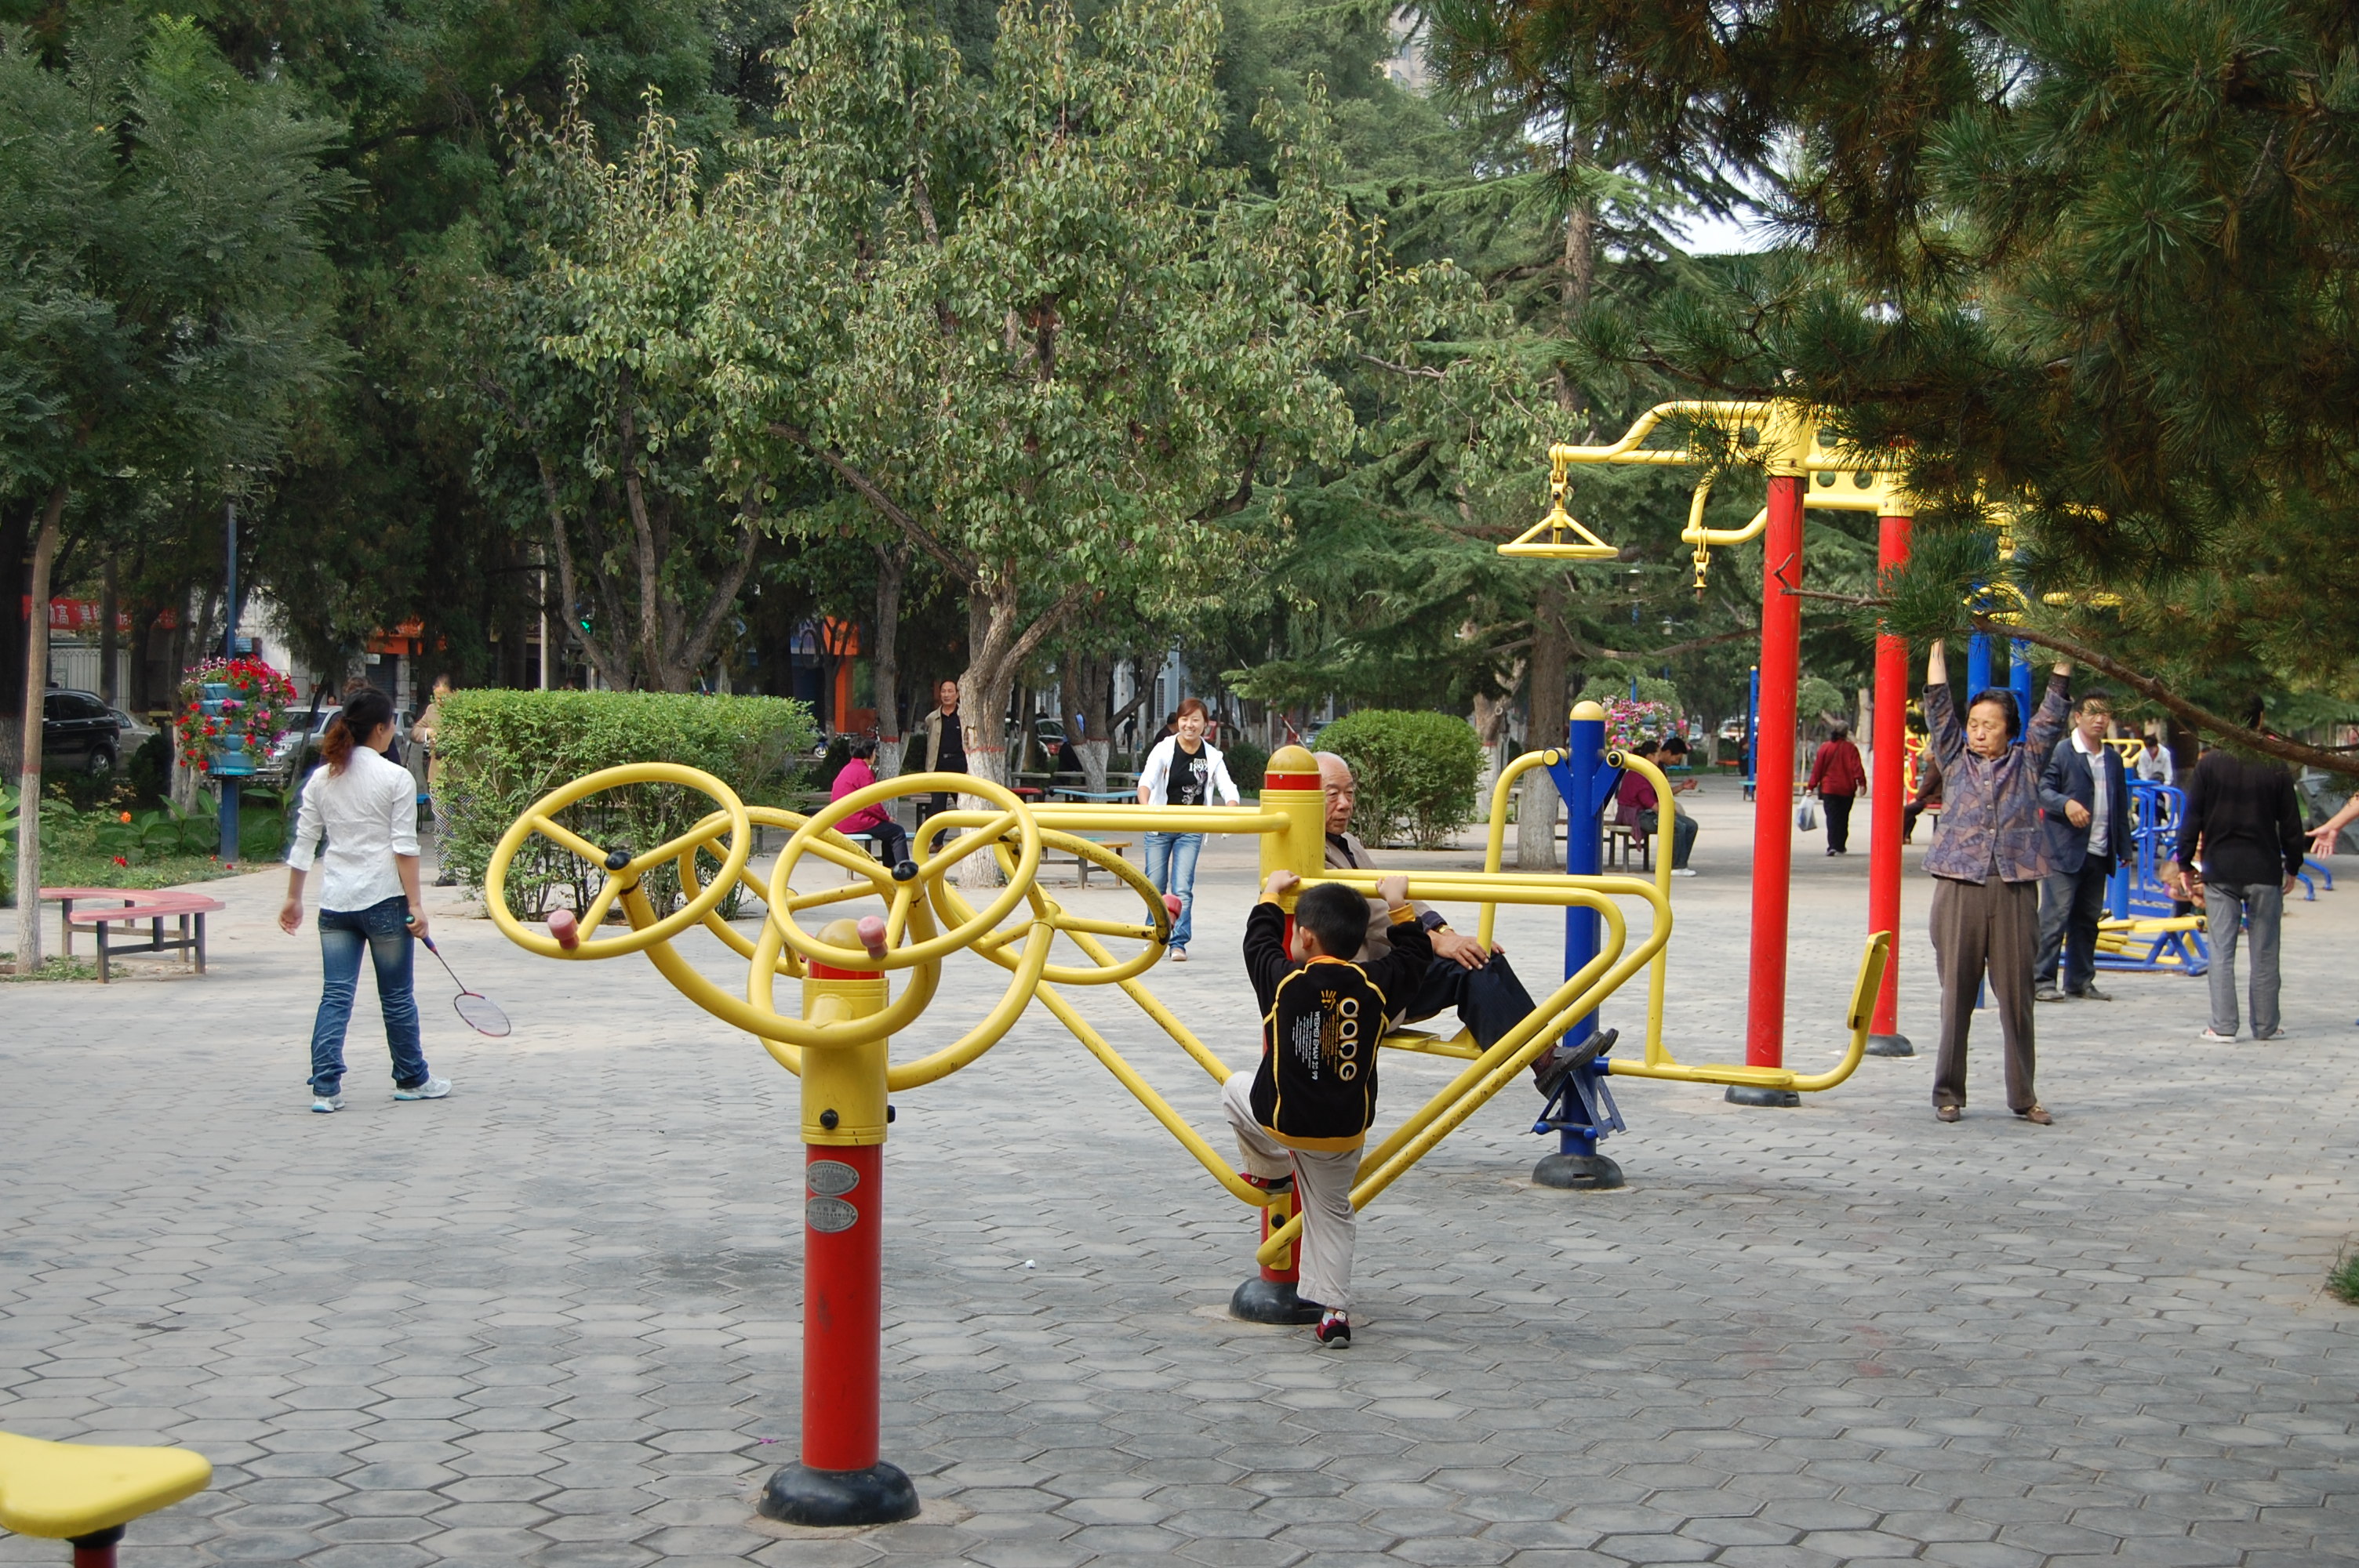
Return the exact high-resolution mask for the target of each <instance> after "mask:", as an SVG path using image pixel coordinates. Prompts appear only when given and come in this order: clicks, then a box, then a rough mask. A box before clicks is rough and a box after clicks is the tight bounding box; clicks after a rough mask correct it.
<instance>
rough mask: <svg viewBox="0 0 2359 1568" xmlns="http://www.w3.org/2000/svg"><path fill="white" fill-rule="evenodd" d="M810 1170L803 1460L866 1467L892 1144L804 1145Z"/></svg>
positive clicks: (877, 1366)
mask: <svg viewBox="0 0 2359 1568" xmlns="http://www.w3.org/2000/svg"><path fill="white" fill-rule="evenodd" d="M813 967H814V968H820V967H821V966H813ZM860 978H862V979H865V978H866V977H865V976H863V977H860ZM847 1171H849V1172H850V1173H851V1174H850V1176H849V1177H847V1176H846V1175H845V1174H844V1173H845V1172H847ZM803 1173H804V1183H805V1195H806V1196H805V1202H804V1206H803V1455H802V1457H803V1463H804V1464H805V1465H810V1467H811V1468H812V1469H814V1470H867V1469H869V1468H871V1467H872V1466H874V1465H875V1463H876V1459H877V1452H876V1444H877V1430H878V1422H877V1403H878V1398H879V1393H880V1389H881V1385H882V1383H883V1372H884V1368H883V1365H882V1346H883V1340H884V1334H883V1325H884V1314H885V1301H884V1294H885V1249H884V1245H883V1243H884V1236H885V1147H884V1145H883V1144H881V1143H872V1144H869V1145H867V1146H866V1147H865V1148H854V1149H843V1148H834V1149H831V1148H822V1147H820V1146H818V1145H815V1144H807V1145H805V1146H804V1149H803Z"/></svg>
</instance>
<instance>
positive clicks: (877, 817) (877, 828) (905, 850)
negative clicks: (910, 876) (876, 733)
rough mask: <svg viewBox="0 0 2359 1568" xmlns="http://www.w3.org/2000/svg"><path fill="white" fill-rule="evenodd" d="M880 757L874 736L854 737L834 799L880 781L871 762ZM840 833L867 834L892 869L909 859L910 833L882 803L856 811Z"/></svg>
mask: <svg viewBox="0 0 2359 1568" xmlns="http://www.w3.org/2000/svg"><path fill="white" fill-rule="evenodd" d="M875 754H876V741H875V738H874V737H873V736H868V735H855V736H853V738H852V760H851V761H850V762H846V763H844V764H843V771H842V772H841V773H837V774H836V775H835V786H834V787H833V788H832V789H831V790H830V791H829V792H828V798H829V799H830V800H842V799H843V797H844V796H845V795H850V794H851V793H852V792H853V790H856V789H866V788H867V787H868V786H869V785H870V784H875V782H876V770H875V768H872V767H870V766H869V765H868V759H869V758H871V757H873V756H875ZM835 827H836V831H837V832H839V833H865V834H867V835H868V838H869V842H871V843H872V844H874V845H875V856H876V858H877V859H878V860H882V861H884V862H885V863H886V865H888V866H897V865H899V864H900V863H901V862H902V861H904V860H908V858H909V833H908V829H907V828H905V827H902V826H901V825H900V824H899V823H897V822H896V821H894V820H893V814H892V813H891V812H890V811H888V810H886V806H885V804H884V803H883V802H882V801H879V802H878V803H877V804H876V805H875V806H869V807H868V808H867V809H865V810H864V811H855V812H853V814H852V815H851V816H847V817H845V818H844V819H843V821H841V822H839V823H837V824H836V825H835Z"/></svg>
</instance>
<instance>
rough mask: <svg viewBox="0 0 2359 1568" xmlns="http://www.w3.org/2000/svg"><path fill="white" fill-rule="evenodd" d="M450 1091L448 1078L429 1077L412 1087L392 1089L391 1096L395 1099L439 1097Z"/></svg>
mask: <svg viewBox="0 0 2359 1568" xmlns="http://www.w3.org/2000/svg"><path fill="white" fill-rule="evenodd" d="M450 1092H451V1080H450V1079H448V1078H429V1079H427V1080H426V1081H425V1082H424V1083H422V1084H419V1085H418V1086H417V1087H413V1088H407V1089H403V1088H397V1089H395V1090H394V1091H393V1098H396V1099H440V1098H442V1097H443V1096H444V1095H447V1094H449V1093H450Z"/></svg>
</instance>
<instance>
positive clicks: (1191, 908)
mask: <svg viewBox="0 0 2359 1568" xmlns="http://www.w3.org/2000/svg"><path fill="white" fill-rule="evenodd" d="M1172 718H1173V720H1174V722H1173V727H1172V733H1171V735H1170V737H1169V739H1167V740H1162V741H1157V742H1156V743H1155V750H1153V751H1151V752H1147V765H1146V766H1145V767H1143V768H1141V769H1140V770H1139V772H1138V804H1139V805H1141V806H1212V805H1215V804H1219V805H1224V806H1242V805H1243V804H1245V801H1244V797H1243V796H1241V795H1238V794H1237V786H1236V783H1235V781H1234V780H1233V779H1231V778H1230V777H1229V766H1228V764H1227V763H1226V762H1223V761H1222V760H1221V753H1220V752H1219V750H1218V749H1217V748H1215V747H1213V746H1212V744H1210V743H1209V742H1207V741H1205V739H1204V726H1205V723H1206V721H1207V718H1208V715H1207V714H1206V713H1205V711H1204V705H1203V704H1202V703H1201V702H1200V701H1198V700H1197V699H1196V698H1195V697H1190V698H1188V699H1187V700H1186V701H1185V702H1182V703H1181V704H1180V708H1179V711H1178V712H1177V713H1175V714H1174V715H1173V716H1172ZM1203 849H1204V836H1203V835H1202V834H1201V833H1149V834H1148V835H1147V881H1150V882H1152V883H1154V884H1155V891H1156V892H1166V893H1172V894H1175V895H1177V896H1178V898H1179V900H1180V917H1179V919H1178V920H1176V921H1174V922H1173V923H1172V926H1171V961H1172V962H1173V963H1175V964H1184V963H1186V962H1187V961H1188V943H1189V941H1190V938H1191V937H1193V936H1194V935H1195V914H1196V857H1197V856H1198V855H1199V854H1201V853H1202V852H1203Z"/></svg>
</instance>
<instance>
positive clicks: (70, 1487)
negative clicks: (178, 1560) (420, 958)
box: [0, 1432, 213, 1568]
mask: <svg viewBox="0 0 2359 1568" xmlns="http://www.w3.org/2000/svg"><path fill="white" fill-rule="evenodd" d="M212 1478H213V1467H212V1462H211V1461H209V1460H207V1459H206V1458H205V1456H204V1455H203V1454H198V1453H194V1452H192V1451H191V1450H189V1449H186V1448H109V1447H101V1446H99V1445H97V1444H83V1443H44V1442H42V1441H41V1440H40V1439H39V1438H37V1437H19V1436H17V1435H16V1433H7V1432H0V1530H14V1531H15V1532H16V1534H18V1535H31V1536H38V1537H40V1538H42V1539H44V1540H49V1541H71V1542H72V1543H73V1564H74V1568H114V1546H115V1542H117V1541H121V1540H122V1539H123V1530H124V1527H125V1525H127V1524H129V1523H130V1522H131V1521H132V1520H133V1519H137V1518H139V1517H140V1516H141V1515H142V1514H151V1513H154V1512H155V1511H156V1510H157V1509H165V1508H169V1507H171V1506H172V1505H173V1504H174V1503H177V1502H179V1501H180V1500H181V1499H183V1498H192V1497H195V1496H196V1495H197V1494H198V1493H199V1492H201V1491H203V1490H204V1489H205V1483H206V1482H208V1481H210V1480H212Z"/></svg>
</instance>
